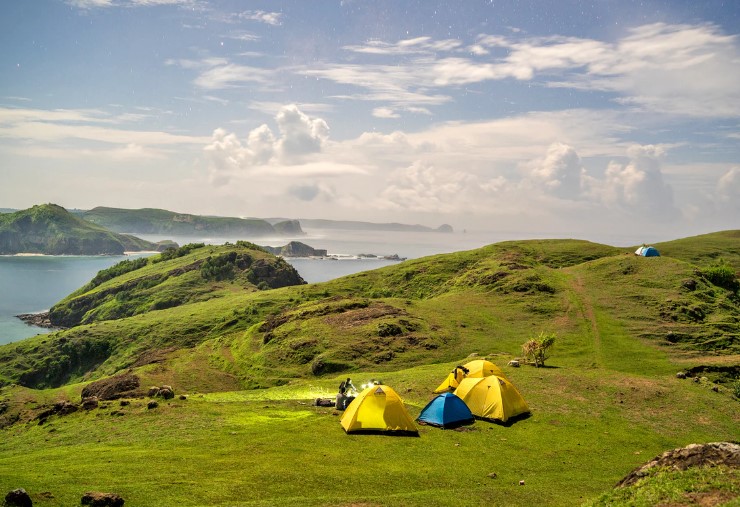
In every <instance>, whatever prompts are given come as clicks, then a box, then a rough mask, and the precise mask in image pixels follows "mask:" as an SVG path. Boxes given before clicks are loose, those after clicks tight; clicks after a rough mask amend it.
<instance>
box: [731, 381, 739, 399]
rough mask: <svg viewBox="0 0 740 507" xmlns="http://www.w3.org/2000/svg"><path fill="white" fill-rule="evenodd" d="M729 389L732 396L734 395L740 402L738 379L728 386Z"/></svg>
mask: <svg viewBox="0 0 740 507" xmlns="http://www.w3.org/2000/svg"><path fill="white" fill-rule="evenodd" d="M730 389H732V394H734V395H735V398H737V399H738V400H740V378H738V379H735V382H733V383H732V384H731V385H730Z"/></svg>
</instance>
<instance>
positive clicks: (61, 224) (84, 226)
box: [0, 204, 168, 255]
mask: <svg viewBox="0 0 740 507" xmlns="http://www.w3.org/2000/svg"><path fill="white" fill-rule="evenodd" d="M166 246H168V245H158V244H156V243H151V242H149V241H144V240H142V239H140V238H136V237H134V236H130V235H127V234H117V233H114V232H111V231H109V230H107V229H105V228H103V227H101V226H99V225H95V224H93V223H90V222H87V221H85V220H82V219H81V218H79V217H77V216H75V215H74V214H72V213H69V212H68V211H67V210H65V209H64V208H62V207H61V206H57V205H56V204H42V205H38V206H33V207H32V208H29V209H26V210H22V211H16V212H14V213H3V214H0V255H13V254H18V253H35V254H46V255H121V254H123V253H124V252H126V251H132V252H133V251H142V250H158V249H162V248H164V247H166Z"/></svg>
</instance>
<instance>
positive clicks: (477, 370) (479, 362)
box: [434, 359, 506, 393]
mask: <svg viewBox="0 0 740 507" xmlns="http://www.w3.org/2000/svg"><path fill="white" fill-rule="evenodd" d="M463 368H465V369H466V370H468V373H467V374H466V373H464V371H463V370H462V369H461V368H460V367H455V369H454V370H452V372H451V373H450V374H449V375H447V378H446V379H444V381H443V382H442V383H441V384H439V386H437V389H435V390H434V392H435V393H446V392H449V391H454V390H455V389H456V388H457V386H459V385H460V381H461V380H462V379H464V378H483V377H488V376H489V375H498V376H499V377H503V378H506V374H505V373H504V372H503V371H502V370H501V368H499V367H498V366H496V365H495V364H493V363H492V362H491V361H486V360H485V359H476V360H475V361H470V362H469V363H466V364H465V365H463Z"/></svg>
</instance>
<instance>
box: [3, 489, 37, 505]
mask: <svg viewBox="0 0 740 507" xmlns="http://www.w3.org/2000/svg"><path fill="white" fill-rule="evenodd" d="M4 505H5V506H6V507H32V505H33V502H32V501H31V497H30V496H28V493H26V490H25V489H23V488H18V489H14V490H13V491H10V492H9V493H8V494H7V495H5V503H4Z"/></svg>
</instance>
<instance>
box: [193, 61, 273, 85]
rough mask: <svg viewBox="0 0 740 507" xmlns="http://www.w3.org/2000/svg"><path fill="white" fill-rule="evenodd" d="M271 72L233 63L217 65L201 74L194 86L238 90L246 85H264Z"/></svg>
mask: <svg viewBox="0 0 740 507" xmlns="http://www.w3.org/2000/svg"><path fill="white" fill-rule="evenodd" d="M271 76H272V71H270V70H266V69H261V68H258V67H250V66H247V65H237V64H234V63H226V64H219V65H216V66H214V67H211V68H209V69H208V70H205V71H203V72H201V74H200V75H199V76H198V77H197V78H195V81H194V83H195V85H196V86H198V87H200V88H204V89H206V90H219V89H225V88H238V87H242V86H245V85H246V84H248V83H258V84H264V83H268V82H269V81H270V79H269V78H270V77H271Z"/></svg>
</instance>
